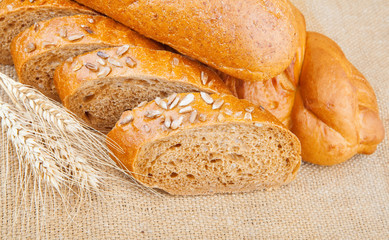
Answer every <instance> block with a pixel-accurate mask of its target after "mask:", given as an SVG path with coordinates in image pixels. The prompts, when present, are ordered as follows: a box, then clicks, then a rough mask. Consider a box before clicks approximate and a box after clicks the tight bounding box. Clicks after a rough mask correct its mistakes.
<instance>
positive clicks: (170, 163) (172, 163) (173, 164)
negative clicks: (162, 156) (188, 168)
mask: <svg viewBox="0 0 389 240" xmlns="http://www.w3.org/2000/svg"><path fill="white" fill-rule="evenodd" d="M154 162H155V161H154ZM169 165H171V166H176V164H175V163H174V162H173V161H170V162H169Z"/></svg>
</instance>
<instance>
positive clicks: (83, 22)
mask: <svg viewBox="0 0 389 240" xmlns="http://www.w3.org/2000/svg"><path fill="white" fill-rule="evenodd" d="M35 29H36V30H35ZM91 43H94V44H101V45H108V46H120V45H123V44H130V45H134V46H142V47H146V48H152V49H163V47H162V46H161V45H159V44H158V43H155V42H154V41H152V40H149V39H147V38H145V37H143V36H141V35H140V34H138V33H136V32H134V31H132V30H130V29H129V28H127V27H125V26H123V25H121V24H119V23H117V22H115V21H113V20H112V19H109V18H107V17H103V16H90V15H76V16H69V17H59V18H53V19H51V20H48V21H44V22H40V23H39V24H38V26H32V27H30V28H28V29H27V30H25V31H24V32H22V33H20V34H19V35H18V36H17V37H16V38H15V39H14V40H13V41H12V45H11V53H12V57H13V60H14V63H15V69H16V73H17V74H18V76H19V80H20V81H21V82H23V83H28V82H26V79H27V75H28V72H26V71H24V70H25V69H24V68H25V67H26V63H28V61H30V60H31V59H33V58H36V57H38V56H40V55H43V54H45V53H46V52H49V51H51V50H53V49H55V48H59V47H62V48H70V49H71V48H72V46H78V45H85V46H87V45H88V44H91ZM29 44H33V48H30V49H31V51H30V50H29ZM29 84H32V83H29ZM36 87H37V86H36ZM40 90H43V89H40ZM50 97H52V98H56V99H57V96H55V95H54V96H50Z"/></svg>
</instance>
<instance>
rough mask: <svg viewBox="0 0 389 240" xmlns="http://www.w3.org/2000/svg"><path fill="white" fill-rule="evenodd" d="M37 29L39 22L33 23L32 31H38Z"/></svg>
mask: <svg viewBox="0 0 389 240" xmlns="http://www.w3.org/2000/svg"><path fill="white" fill-rule="evenodd" d="M0 2H1V1H0ZM38 29H39V23H34V31H35V32H36V31H38Z"/></svg>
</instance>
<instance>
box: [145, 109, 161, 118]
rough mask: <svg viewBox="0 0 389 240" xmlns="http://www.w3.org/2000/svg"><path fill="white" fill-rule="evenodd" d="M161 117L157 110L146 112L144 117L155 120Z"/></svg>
mask: <svg viewBox="0 0 389 240" xmlns="http://www.w3.org/2000/svg"><path fill="white" fill-rule="evenodd" d="M161 115H162V112H161V111H159V110H150V111H147V112H146V114H145V117H148V118H157V117H159V116H161Z"/></svg>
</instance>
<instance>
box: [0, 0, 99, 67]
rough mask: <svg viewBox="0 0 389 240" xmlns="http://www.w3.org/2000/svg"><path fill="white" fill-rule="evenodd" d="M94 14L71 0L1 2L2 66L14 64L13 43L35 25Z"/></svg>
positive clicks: (0, 51)
mask: <svg viewBox="0 0 389 240" xmlns="http://www.w3.org/2000/svg"><path fill="white" fill-rule="evenodd" d="M77 14H94V12H93V11H92V10H90V9H88V8H86V7H83V6H81V5H79V4H77V3H75V2H73V1H70V0H35V1H20V0H19V1H15V0H3V1H0V36H1V37H0V64H9V65H10V64H13V62H12V57H11V41H12V39H13V38H14V37H16V35H18V34H19V33H20V32H22V31H24V30H25V29H27V28H28V27H30V26H32V25H33V24H34V23H36V22H39V21H44V20H48V19H51V18H53V17H62V16H71V15H77Z"/></svg>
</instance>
